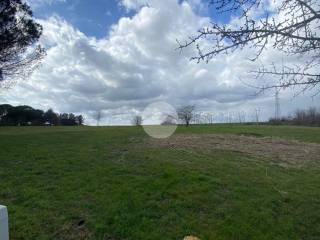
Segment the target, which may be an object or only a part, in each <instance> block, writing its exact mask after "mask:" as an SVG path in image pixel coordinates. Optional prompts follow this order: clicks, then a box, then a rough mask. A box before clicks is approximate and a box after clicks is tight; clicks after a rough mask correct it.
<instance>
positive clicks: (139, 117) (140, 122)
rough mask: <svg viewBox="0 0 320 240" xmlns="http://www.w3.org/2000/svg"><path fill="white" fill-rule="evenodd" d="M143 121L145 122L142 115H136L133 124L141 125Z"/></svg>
mask: <svg viewBox="0 0 320 240" xmlns="http://www.w3.org/2000/svg"><path fill="white" fill-rule="evenodd" d="M142 122H143V120H142V117H141V116H140V115H136V116H134V117H133V119H132V125H134V126H141V125H142Z"/></svg>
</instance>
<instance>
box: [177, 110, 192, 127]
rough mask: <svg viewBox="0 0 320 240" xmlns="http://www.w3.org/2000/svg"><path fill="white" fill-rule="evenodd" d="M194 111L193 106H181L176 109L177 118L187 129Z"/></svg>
mask: <svg viewBox="0 0 320 240" xmlns="http://www.w3.org/2000/svg"><path fill="white" fill-rule="evenodd" d="M194 109H195V107H194V106H193V105H186V106H182V107H180V108H179V109H178V118H179V119H180V120H181V121H182V122H183V123H184V124H185V125H186V127H188V126H189V125H190V122H191V120H192V119H193V117H194V114H193V112H194Z"/></svg>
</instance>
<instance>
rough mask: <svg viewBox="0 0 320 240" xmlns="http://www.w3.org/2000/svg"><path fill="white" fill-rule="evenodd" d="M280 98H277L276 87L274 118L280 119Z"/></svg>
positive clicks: (277, 91)
mask: <svg viewBox="0 0 320 240" xmlns="http://www.w3.org/2000/svg"><path fill="white" fill-rule="evenodd" d="M280 115H281V113H280V98H279V90H278V88H276V93H275V108H274V119H275V120H277V121H278V120H280Z"/></svg>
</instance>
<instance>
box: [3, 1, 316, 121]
mask: <svg viewBox="0 0 320 240" xmlns="http://www.w3.org/2000/svg"><path fill="white" fill-rule="evenodd" d="M28 3H29V5H30V6H31V8H32V10H33V12H34V17H35V18H36V20H37V21H38V22H39V23H40V24H41V25H42V26H43V29H44V31H43V35H42V37H41V39H40V43H41V44H42V45H43V46H44V47H45V48H46V51H47V55H46V57H45V58H44V60H43V62H42V65H41V66H40V68H38V69H37V70H36V71H35V72H34V73H33V74H32V76H30V77H29V78H28V79H23V80H20V79H19V80H17V82H16V84H15V85H14V86H12V87H11V88H10V89H5V90H1V92H0V102H1V103H9V104H12V105H22V104H24V105H30V106H32V107H35V108H39V109H43V110H45V109H49V108H52V109H53V110H54V111H56V112H73V113H77V114H83V115H84V116H85V119H86V121H85V122H86V123H87V124H95V120H94V116H95V115H96V113H97V112H98V111H101V112H102V113H103V118H102V119H101V124H104V125H109V124H110V125H118V124H119V125H122V124H130V122H131V119H132V116H134V115H137V114H141V113H142V112H143V110H144V109H145V108H146V107H147V106H148V105H149V104H153V103H155V102H159V101H161V102H167V103H168V104H171V105H172V106H173V107H175V108H178V107H179V106H183V105H187V104H191V105H195V107H196V110H197V111H198V112H211V113H214V114H215V116H216V119H215V120H216V121H225V119H226V116H230V115H232V116H233V117H234V118H237V116H238V115H239V113H242V114H245V115H246V120H247V121H250V120H253V119H254V117H255V113H256V111H257V110H259V112H260V115H261V116H260V119H261V120H266V119H268V118H270V117H273V116H274V111H275V110H274V105H275V100H274V99H275V98H274V93H273V92H268V93H265V94H262V95H259V96H256V95H254V92H255V90H254V89H252V88H250V87H248V86H247V85H246V84H244V82H247V81H248V82H251V81H253V76H251V75H250V74H249V72H250V71H251V70H254V69H256V68H257V67H259V66H260V65H264V64H266V63H270V62H275V63H279V64H280V63H281V62H284V61H297V59H288V58H287V57H286V56H283V54H282V53H279V52H277V51H276V50H274V49H272V48H269V49H267V51H265V52H264V53H263V55H262V56H261V57H260V58H259V60H258V61H257V62H251V61H249V58H250V57H251V56H252V54H253V52H252V51H253V50H252V49H245V50H244V51H238V52H235V53H232V54H230V55H221V56H218V57H216V58H214V59H212V60H211V61H210V62H209V63H196V62H194V61H190V58H191V57H192V56H194V55H195V54H196V50H195V48H194V47H190V48H188V49H185V50H184V51H182V52H180V51H177V50H176V48H177V46H178V45H177V42H176V40H177V39H178V40H180V41H185V40H186V39H188V37H189V36H192V35H193V34H195V33H196V31H197V30H198V29H200V28H201V27H203V26H206V25H208V24H210V22H212V21H215V22H219V23H228V24H230V23H233V22H236V19H237V18H236V16H232V15H229V14H218V13H217V12H216V11H215V10H214V9H212V8H210V7H208V6H207V4H206V3H204V2H202V0H185V1H183V0H95V1H89V0H28ZM205 44H206V43H205ZM262 80H263V81H266V80H267V79H262ZM294 93H295V90H292V89H288V90H286V91H283V92H281V93H280V105H281V113H282V115H286V114H290V113H292V112H293V111H294V110H295V109H297V108H305V107H309V106H317V104H316V103H317V102H318V101H319V99H318V97H316V98H312V97H311V96H310V95H308V94H304V95H299V96H296V97H294Z"/></svg>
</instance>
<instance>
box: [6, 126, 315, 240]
mask: <svg viewBox="0 0 320 240" xmlns="http://www.w3.org/2000/svg"><path fill="white" fill-rule="evenodd" d="M177 132H178V133H182V134H189V133H219V134H222V133H227V134H246V135H254V136H257V137H261V136H277V137H283V138H289V139H297V140H300V141H307V142H315V143H320V137H319V136H320V128H303V127H301V128H300V127H285V126H279V127H278V126H239V125H214V126H191V127H189V128H185V127H179V128H178V130H177ZM145 137H146V136H145V134H144V132H143V130H142V129H141V128H138V127H100V128H97V127H52V128H51V127H48V128H46V127H25V128H14V127H13V128H0V144H1V148H0V204H3V205H7V206H8V210H9V217H10V235H11V238H10V239H28V240H29V239H37V240H39V239H40V240H42V239H43V240H44V239H81V238H80V237H79V235H77V234H78V233H79V232H80V233H81V232H85V233H90V235H91V238H90V239H98V240H100V239H101V240H102V239H104V240H105V239H109V240H118V239H121V240H122V239H159V240H160V239H183V237H184V236H185V235H188V234H192V235H196V236H198V237H200V238H201V239H202V240H203V239H308V240H309V239H318V238H319V236H320V189H319V186H320V174H319V173H320V172H319V165H317V164H316V165H313V166H312V167H311V166H309V167H304V168H283V167H280V166H277V165H274V164H272V163H271V161H270V162H268V161H262V160H259V159H254V158H252V157H248V156H245V155H243V154H239V153H233V152H225V151H216V152H214V153H210V154H208V153H207V154H199V153H194V152H190V151H182V150H165V149H153V148H149V147H147V146H145V145H144V144H143V139H144V138H145ZM80 220H84V226H82V227H78V226H77V224H78V223H79V221H80ZM84 229H85V231H84ZM87 235H88V234H87ZM83 239H86V238H83Z"/></svg>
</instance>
